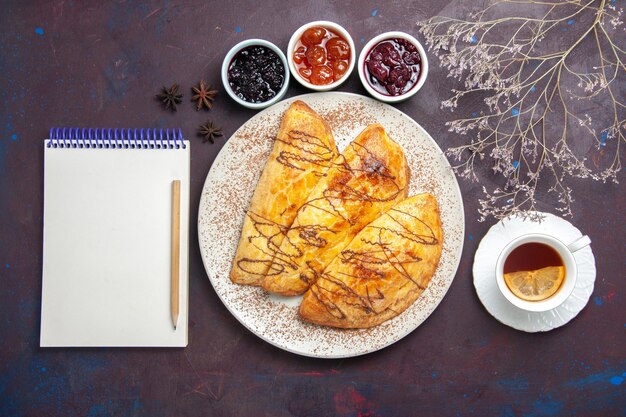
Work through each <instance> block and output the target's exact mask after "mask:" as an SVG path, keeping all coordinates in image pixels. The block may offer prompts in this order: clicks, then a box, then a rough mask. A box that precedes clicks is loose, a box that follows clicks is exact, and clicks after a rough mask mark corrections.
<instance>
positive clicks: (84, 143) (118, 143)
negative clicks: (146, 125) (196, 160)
mask: <svg viewBox="0 0 626 417" xmlns="http://www.w3.org/2000/svg"><path fill="white" fill-rule="evenodd" d="M47 146H48V148H107V149H180V148H183V149H185V148H186V147H187V145H185V141H184V139H183V133H182V132H181V131H180V129H91V128H76V127H73V128H65V127H60V128H52V129H50V140H49V141H48V144H47Z"/></svg>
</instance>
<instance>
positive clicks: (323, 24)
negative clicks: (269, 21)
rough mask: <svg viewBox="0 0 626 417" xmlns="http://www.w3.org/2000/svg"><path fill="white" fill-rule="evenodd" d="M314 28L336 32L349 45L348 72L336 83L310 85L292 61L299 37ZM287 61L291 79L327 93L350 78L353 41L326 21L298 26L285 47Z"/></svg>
mask: <svg viewBox="0 0 626 417" xmlns="http://www.w3.org/2000/svg"><path fill="white" fill-rule="evenodd" d="M314 26H321V27H323V28H326V29H331V30H332V31H334V32H337V33H338V34H339V35H341V36H342V37H343V38H344V39H345V40H346V41H348V45H350V61H349V62H348V70H347V71H346V73H345V74H343V77H341V78H340V79H338V80H337V81H334V82H332V83H330V84H326V85H316V84H312V83H310V82H308V81H307V80H305V79H304V78H302V76H301V75H300V74H299V73H298V69H297V68H296V64H295V62H294V61H293V51H294V49H295V47H296V43H297V42H298V40H299V39H300V37H301V36H302V34H303V33H304V31H305V30H307V29H309V28H312V27H314ZM287 60H288V61H289V69H290V70H291V75H293V78H295V79H296V80H298V82H299V83H300V84H302V85H303V86H305V87H306V88H310V89H311V90H315V91H329V90H332V89H333V88H336V87H339V86H340V85H341V84H343V83H344V82H345V81H346V80H347V79H348V77H350V74H352V70H353V69H354V64H355V62H356V49H355V47H354V41H353V40H352V36H350V34H349V33H348V31H347V30H345V29H344V28H343V27H341V26H339V25H338V24H337V23H334V22H329V21H326V20H318V21H315V22H311V23H307V24H306V25H302V26H300V28H299V29H298V30H296V31H295V32H294V33H293V35H291V39H290V40H289V46H287Z"/></svg>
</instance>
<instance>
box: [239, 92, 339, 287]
mask: <svg viewBox="0 0 626 417" xmlns="http://www.w3.org/2000/svg"><path fill="white" fill-rule="evenodd" d="M338 153H339V152H338V151H337V146H336V144H335V139H334V137H333V133H332V131H331V129H330V126H329V125H328V124H327V123H326V122H325V121H324V119H323V118H322V117H321V116H319V115H318V114H317V113H316V112H315V111H313V110H312V109H311V108H310V107H309V106H307V105H306V104H305V103H304V102H302V101H299V100H298V101H295V102H294V103H293V104H292V105H291V106H290V107H289V108H288V109H287V111H286V112H285V114H284V116H283V119H282V122H281V125H280V129H279V131H278V134H277V136H276V139H275V141H274V146H273V148H272V151H271V153H270V155H269V158H268V160H267V162H266V164H265V168H264V169H263V173H262V174H261V177H260V179H259V182H258V184H257V186H256V190H255V191H254V195H253V196H252V200H251V201H250V206H249V207H248V211H247V213H246V217H245V219H244V224H243V228H242V231H241V237H240V239H239V246H238V247H237V253H236V254H235V258H234V259H233V265H232V269H231V271H230V278H231V280H232V281H233V282H235V283H238V284H249V285H261V282H262V280H263V278H264V276H265V274H266V273H267V272H268V269H269V268H270V265H271V264H272V258H273V257H274V254H275V253H276V250H277V249H278V248H279V247H280V245H281V242H282V240H283V237H284V233H285V232H286V231H287V230H288V228H289V226H291V224H292V222H293V220H294V218H295V217H296V214H297V212H298V209H299V208H300V207H301V206H302V204H303V203H305V202H306V200H307V197H308V195H309V193H310V192H311V190H312V189H313V187H314V186H315V184H317V182H318V181H319V179H320V178H322V177H324V175H325V173H326V171H327V170H328V168H329V166H330V164H331V162H332V161H333V160H334V159H335V158H336V157H337V155H338ZM274 272H275V271H274Z"/></svg>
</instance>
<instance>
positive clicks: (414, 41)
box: [358, 32, 428, 103]
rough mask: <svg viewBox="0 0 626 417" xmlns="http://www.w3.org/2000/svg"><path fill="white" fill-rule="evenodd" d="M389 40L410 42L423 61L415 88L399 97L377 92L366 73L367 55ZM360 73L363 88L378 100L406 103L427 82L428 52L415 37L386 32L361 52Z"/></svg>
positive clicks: (370, 42)
mask: <svg viewBox="0 0 626 417" xmlns="http://www.w3.org/2000/svg"><path fill="white" fill-rule="evenodd" d="M387 39H405V40H407V41H409V42H410V43H412V44H413V45H415V47H416V48H417V52H418V53H419V55H420V59H421V64H420V70H421V71H420V75H419V78H418V79H417V83H415V85H413V87H411V89H410V90H409V91H407V92H406V93H404V94H400V95H399V96H390V95H386V94H381V93H379V92H378V91H376V90H375V89H374V88H373V87H372V86H371V84H370V83H369V81H368V79H367V74H366V73H365V59H367V55H368V54H369V53H370V51H371V50H372V48H374V46H376V44H378V43H379V42H382V41H384V40H387ZM358 71H359V78H360V79H361V83H362V84H363V87H365V89H366V90H367V92H368V93H369V94H370V95H371V96H372V97H374V98H375V99H377V100H380V101H384V102H385V103H398V102H400V101H404V100H406V99H408V98H409V97H412V96H413V95H414V94H415V93H417V92H418V91H419V90H420V88H422V86H423V85H424V83H425V82H426V77H427V76H428V58H427V57H426V51H425V50H424V47H423V46H422V44H421V43H419V41H418V40H417V39H415V38H414V37H413V36H411V35H409V34H408V33H405V32H385V33H381V34H380V35H378V36H376V37H374V38H372V40H370V41H369V42H368V43H366V44H365V46H364V47H363V50H362V51H361V54H360V55H359V62H358Z"/></svg>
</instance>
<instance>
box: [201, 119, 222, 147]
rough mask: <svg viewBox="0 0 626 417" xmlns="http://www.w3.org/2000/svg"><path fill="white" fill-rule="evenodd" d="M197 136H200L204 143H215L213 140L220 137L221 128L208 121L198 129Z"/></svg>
mask: <svg viewBox="0 0 626 417" xmlns="http://www.w3.org/2000/svg"><path fill="white" fill-rule="evenodd" d="M198 136H202V139H203V140H204V142H211V143H215V138H217V137H218V136H222V128H220V127H218V126H217V125H216V124H214V123H213V122H212V121H210V120H209V121H207V122H206V123H205V124H203V125H200V127H198Z"/></svg>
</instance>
